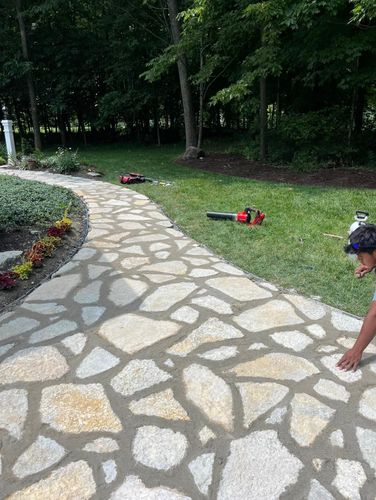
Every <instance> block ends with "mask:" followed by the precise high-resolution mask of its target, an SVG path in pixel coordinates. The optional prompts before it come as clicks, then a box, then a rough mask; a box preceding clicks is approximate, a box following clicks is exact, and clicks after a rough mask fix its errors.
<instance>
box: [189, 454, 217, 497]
mask: <svg viewBox="0 0 376 500" xmlns="http://www.w3.org/2000/svg"><path fill="white" fill-rule="evenodd" d="M214 457H215V454H214V453H205V454H204V455H200V456H199V457H197V458H196V459H195V460H192V462H190V463H189V464H188V467H189V470H190V471H191V474H192V476H193V479H194V481H195V483H196V486H197V488H198V489H199V490H200V492H201V493H202V494H203V495H207V494H208V493H209V487H210V485H211V482H212V476H213V465H214Z"/></svg>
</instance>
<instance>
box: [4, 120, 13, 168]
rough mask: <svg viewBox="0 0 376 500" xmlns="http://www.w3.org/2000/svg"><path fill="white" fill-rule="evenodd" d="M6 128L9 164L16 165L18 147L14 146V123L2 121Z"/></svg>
mask: <svg viewBox="0 0 376 500" xmlns="http://www.w3.org/2000/svg"><path fill="white" fill-rule="evenodd" d="M1 124H2V125H3V127H4V136H5V144H6V147H7V153H8V162H9V164H11V165H12V164H14V161H15V158H16V146H15V144H14V135H13V122H12V120H1Z"/></svg>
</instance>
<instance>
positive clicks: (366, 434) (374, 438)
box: [356, 427, 376, 473]
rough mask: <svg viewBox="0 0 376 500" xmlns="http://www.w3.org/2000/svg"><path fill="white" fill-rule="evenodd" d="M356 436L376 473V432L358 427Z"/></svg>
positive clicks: (363, 453)
mask: <svg viewBox="0 0 376 500" xmlns="http://www.w3.org/2000/svg"><path fill="white" fill-rule="evenodd" d="M356 437H357V439H358V443H359V448H360V451H361V452H362V455H363V458H364V460H365V461H366V462H368V464H369V466H370V467H372V469H373V470H374V471H375V473H376V453H375V450H376V432H375V431H372V430H371V429H364V428H363V427H357V428H356Z"/></svg>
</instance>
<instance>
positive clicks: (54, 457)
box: [12, 436, 65, 479]
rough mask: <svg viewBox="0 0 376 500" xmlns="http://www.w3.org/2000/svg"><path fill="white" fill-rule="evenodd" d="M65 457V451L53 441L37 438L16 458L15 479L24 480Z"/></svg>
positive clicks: (43, 437) (42, 437)
mask: <svg viewBox="0 0 376 500" xmlns="http://www.w3.org/2000/svg"><path fill="white" fill-rule="evenodd" d="M64 455H65V450H64V448H63V447H62V446H60V445H59V444H58V443H57V442H56V441H54V440H53V439H50V438H47V437H45V436H38V438H37V439H36V441H35V442H34V443H33V444H32V445H31V446H29V448H27V450H26V451H24V452H23V453H22V455H21V456H20V457H18V460H17V462H16V463H15V465H14V467H13V469H12V470H13V474H14V475H15V476H16V477H19V478H21V479H22V478H24V477H26V476H30V475H31V474H36V473H37V472H40V471H42V470H44V469H47V468H48V467H51V465H53V464H55V463H56V462H59V461H60V460H61V459H62V458H63V457H64Z"/></svg>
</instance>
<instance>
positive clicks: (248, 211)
mask: <svg viewBox="0 0 376 500" xmlns="http://www.w3.org/2000/svg"><path fill="white" fill-rule="evenodd" d="M252 212H254V213H255V216H254V217H253V219H252ZM206 215H207V216H208V217H209V219H225V220H234V221H237V222H242V223H243V224H248V225H249V226H255V225H256V224H259V225H260V224H262V221H263V220H264V219H265V214H264V213H263V212H261V210H258V209H257V208H251V207H247V208H245V209H244V211H243V212H238V213H235V214H232V213H228V212H207V213H206Z"/></svg>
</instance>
